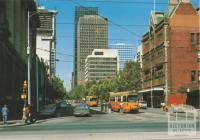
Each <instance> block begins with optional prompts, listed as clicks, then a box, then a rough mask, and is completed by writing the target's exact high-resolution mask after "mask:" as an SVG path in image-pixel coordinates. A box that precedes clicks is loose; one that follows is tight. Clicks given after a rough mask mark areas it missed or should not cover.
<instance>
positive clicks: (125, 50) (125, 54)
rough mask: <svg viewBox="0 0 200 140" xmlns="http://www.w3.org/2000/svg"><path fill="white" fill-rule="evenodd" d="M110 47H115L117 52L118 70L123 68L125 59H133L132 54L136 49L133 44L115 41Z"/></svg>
mask: <svg viewBox="0 0 200 140" xmlns="http://www.w3.org/2000/svg"><path fill="white" fill-rule="evenodd" d="M109 47H110V48H111V49H117V50H118V53H119V70H123V68H124V65H125V63H126V62H127V61H133V60H134V54H135V52H136V50H135V49H134V47H133V45H130V44H125V43H116V44H111V45H110V46H109Z"/></svg>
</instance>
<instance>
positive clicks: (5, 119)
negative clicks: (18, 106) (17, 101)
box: [1, 104, 8, 124]
mask: <svg viewBox="0 0 200 140" xmlns="http://www.w3.org/2000/svg"><path fill="white" fill-rule="evenodd" d="M1 113H2V117H3V124H7V119H8V108H7V105H6V104H5V105H4V107H3V108H2V109H1Z"/></svg>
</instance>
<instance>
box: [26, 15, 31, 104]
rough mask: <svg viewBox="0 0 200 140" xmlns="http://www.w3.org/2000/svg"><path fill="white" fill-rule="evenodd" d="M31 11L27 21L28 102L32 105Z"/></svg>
mask: <svg viewBox="0 0 200 140" xmlns="http://www.w3.org/2000/svg"><path fill="white" fill-rule="evenodd" d="M29 13H30V12H29V11H28V21H27V55H28V104H29V105H30V104H31V72H30V71H31V70H30V63H31V62H30V60H31V59H30V57H31V54H30V37H29V32H30V31H29V24H30V23H29V18H30V15H29Z"/></svg>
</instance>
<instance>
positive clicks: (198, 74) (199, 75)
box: [191, 70, 200, 81]
mask: <svg viewBox="0 0 200 140" xmlns="http://www.w3.org/2000/svg"><path fill="white" fill-rule="evenodd" d="M191 81H200V70H198V71H195V70H193V71H191Z"/></svg>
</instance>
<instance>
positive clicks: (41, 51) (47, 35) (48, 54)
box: [36, 7, 57, 76]
mask: <svg viewBox="0 0 200 140" xmlns="http://www.w3.org/2000/svg"><path fill="white" fill-rule="evenodd" d="M38 13H39V19H40V27H39V28H37V37H36V42H37V45H36V46H37V49H36V53H37V55H38V57H39V58H40V59H41V60H43V61H44V63H45V64H46V65H47V66H48V74H49V75H50V76H52V75H55V69H56V14H57V11H55V10H47V9H45V7H38Z"/></svg>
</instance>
